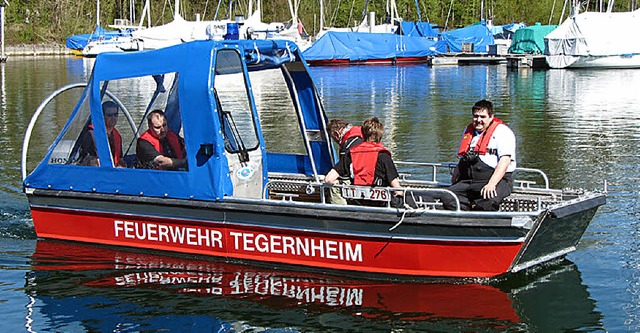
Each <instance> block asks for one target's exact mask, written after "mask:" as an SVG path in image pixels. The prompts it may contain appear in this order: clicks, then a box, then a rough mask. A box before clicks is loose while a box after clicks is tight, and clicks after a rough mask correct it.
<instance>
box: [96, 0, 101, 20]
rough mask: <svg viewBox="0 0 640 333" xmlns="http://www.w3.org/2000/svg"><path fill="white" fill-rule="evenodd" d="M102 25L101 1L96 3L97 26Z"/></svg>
mask: <svg viewBox="0 0 640 333" xmlns="http://www.w3.org/2000/svg"><path fill="white" fill-rule="evenodd" d="M99 25H100V0H97V1H96V26H99Z"/></svg>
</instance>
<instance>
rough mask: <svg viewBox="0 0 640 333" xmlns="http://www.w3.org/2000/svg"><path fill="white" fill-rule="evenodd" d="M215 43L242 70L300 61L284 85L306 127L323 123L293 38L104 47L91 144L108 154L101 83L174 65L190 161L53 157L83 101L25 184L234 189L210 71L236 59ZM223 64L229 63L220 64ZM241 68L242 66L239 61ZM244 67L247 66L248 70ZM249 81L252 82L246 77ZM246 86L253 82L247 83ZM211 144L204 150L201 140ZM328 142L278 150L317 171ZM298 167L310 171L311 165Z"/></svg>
mask: <svg viewBox="0 0 640 333" xmlns="http://www.w3.org/2000/svg"><path fill="white" fill-rule="evenodd" d="M218 49H227V50H229V49H230V50H237V52H239V53H240V56H239V59H240V57H241V59H244V61H245V62H246V63H247V66H248V67H247V68H246V70H258V69H264V68H277V67H279V66H280V65H282V64H283V63H285V62H289V61H297V62H299V63H300V64H301V65H300V66H297V67H294V68H295V70H293V69H292V70H290V74H291V76H290V80H291V81H292V82H291V83H290V84H288V86H289V87H290V88H289V89H292V90H295V94H296V96H297V97H298V101H299V105H300V112H301V113H302V114H303V115H304V119H303V120H302V121H303V122H304V126H305V128H306V129H307V130H310V131H313V130H317V131H321V130H323V126H324V120H323V119H326V116H325V115H324V113H323V110H322V108H321V106H320V104H319V101H318V100H317V98H316V96H317V94H316V92H315V87H314V85H313V82H312V80H311V77H310V75H309V72H308V70H307V68H306V65H305V63H304V60H303V59H302V57H301V56H300V53H299V50H298V47H297V46H296V45H295V44H294V43H292V42H290V41H271V40H240V41H221V42H216V41H195V42H189V43H182V44H179V45H175V46H172V47H167V48H163V49H159V50H154V51H141V52H131V53H101V54H100V55H98V57H97V59H96V62H95V65H94V68H93V74H92V77H91V79H90V81H89V82H88V86H87V88H86V90H85V93H86V98H88V99H89V101H90V106H91V119H92V121H93V125H94V131H95V141H96V148H97V152H98V158H99V160H101V161H110V160H111V156H110V148H109V146H108V140H107V135H106V131H105V130H104V129H105V124H104V117H103V114H102V109H101V102H102V98H101V87H102V86H101V83H103V82H105V81H111V80H118V79H123V78H133V77H144V76H154V78H155V77H156V75H157V74H162V73H176V74H177V75H178V76H179V78H180V81H179V82H180V83H179V84H178V85H177V86H176V89H177V95H178V98H179V103H180V111H181V115H182V126H183V129H184V133H185V136H184V138H185V147H186V151H187V160H188V165H189V168H188V170H187V171H180V172H178V171H174V172H166V171H160V170H146V169H132V168H116V167H113V166H112V165H111V163H103V164H101V165H100V166H99V167H86V166H80V165H75V164H50V163H47V161H49V160H50V159H51V155H52V153H53V150H54V148H55V147H56V145H57V144H58V142H60V140H62V138H63V136H64V134H65V131H66V130H67V129H68V128H69V126H70V124H71V122H72V121H73V120H74V118H75V117H76V115H78V114H79V112H80V111H79V109H80V105H81V104H82V103H83V101H84V99H83V98H84V96H83V97H81V99H80V101H79V102H78V104H77V106H76V108H75V109H74V111H73V112H72V113H71V115H70V118H69V121H68V122H67V124H66V125H65V128H64V129H63V130H62V133H61V134H60V135H59V136H58V138H57V139H56V141H55V142H54V144H53V145H52V146H51V148H50V150H49V152H48V153H47V156H46V157H45V158H44V160H43V162H41V163H40V164H39V165H38V166H37V167H36V168H35V170H33V172H32V173H31V174H30V175H29V176H28V177H27V178H26V180H25V184H28V185H27V186H29V187H32V188H49V189H58V190H69V188H73V190H74V191H78V192H99V193H121V194H128V195H139V194H141V193H144V195H145V196H153V197H163V196H165V194H166V195H167V196H169V197H172V198H194V199H199V200H222V198H223V197H224V196H228V195H232V194H233V185H232V183H231V179H230V176H229V166H228V162H227V158H226V156H225V143H224V139H223V138H222V134H221V123H220V120H219V119H220V118H219V117H218V115H217V112H218V110H217V106H216V105H217V104H216V102H215V100H216V98H215V96H214V95H213V94H214V89H213V83H214V82H215V76H216V75H219V74H220V73H225V71H226V70H227V69H228V68H229V67H232V66H236V67H235V68H238V67H237V65H234V63H231V62H230V63H225V62H224V61H223V62H221V63H220V64H217V66H216V67H215V71H212V67H211V66H212V64H216V57H218V55H217V54H218V53H217V52H216V50H218ZM225 66H226V67H225ZM240 70H242V71H245V68H244V67H243V68H240ZM245 75H246V73H245ZM247 84H250V83H249V82H247ZM249 88H250V86H249ZM251 113H252V115H253V118H254V119H258V118H259V117H258V114H257V110H256V109H255V108H254V107H252V108H251ZM256 125H257V130H258V135H259V141H260V146H261V147H262V149H261V151H262V154H263V158H262V161H267V156H266V148H264V140H263V139H262V136H261V132H260V128H259V126H258V124H256ZM203 143H204V144H208V145H210V146H211V148H210V150H209V152H208V153H204V152H203V149H202V144H203ZM328 147H329V146H328V145H327V144H326V143H325V142H322V141H313V142H311V149H312V150H313V152H314V154H313V157H314V160H310V157H309V156H308V155H303V156H302V157H298V156H294V155H290V156H283V158H286V159H290V160H294V159H296V158H299V159H301V165H303V166H310V165H311V163H314V164H315V167H316V169H317V170H318V172H319V173H322V174H324V173H326V172H328V171H329V170H330V169H331V166H332V162H333V161H332V160H331V156H332V155H331V153H330V151H329V148H328ZM265 166H266V167H265V168H264V170H263V173H264V174H263V177H264V178H263V179H264V181H265V182H266V181H267V179H268V175H267V172H268V171H277V166H273V167H271V166H269V165H268V161H267V165H265ZM300 172H303V173H307V174H309V173H310V172H311V171H310V170H308V168H301V170H300Z"/></svg>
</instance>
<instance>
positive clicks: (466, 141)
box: [458, 118, 504, 156]
mask: <svg viewBox="0 0 640 333" xmlns="http://www.w3.org/2000/svg"><path fill="white" fill-rule="evenodd" d="M499 124H504V122H503V121H502V120H500V119H498V118H493V121H492V122H491V124H489V127H488V128H487V129H486V130H484V132H482V134H480V138H479V139H478V142H477V143H476V146H475V149H474V150H475V151H477V152H478V154H479V155H486V154H487V147H488V146H489V141H491V137H492V136H493V132H494V131H495V130H496V127H498V125H499ZM475 131H476V129H475V127H473V123H471V124H469V126H467V129H466V130H465V131H464V136H463V137H462V141H461V142H460V149H458V156H463V155H464V154H466V153H467V152H468V151H469V148H470V147H471V141H472V140H473V135H474V134H475Z"/></svg>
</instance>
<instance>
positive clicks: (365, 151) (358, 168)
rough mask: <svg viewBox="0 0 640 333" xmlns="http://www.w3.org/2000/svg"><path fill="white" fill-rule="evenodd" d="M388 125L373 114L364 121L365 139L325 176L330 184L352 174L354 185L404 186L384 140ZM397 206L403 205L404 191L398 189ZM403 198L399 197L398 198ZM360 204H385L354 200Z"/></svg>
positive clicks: (396, 193)
mask: <svg viewBox="0 0 640 333" xmlns="http://www.w3.org/2000/svg"><path fill="white" fill-rule="evenodd" d="M383 132H384V125H383V124H382V123H380V121H379V120H378V118H376V117H372V118H368V119H366V120H365V121H364V123H363V125H362V135H363V138H364V142H363V143H361V144H359V145H357V146H355V147H352V148H351V149H350V150H349V151H348V152H347V153H346V154H345V155H344V156H342V157H341V158H340V161H338V164H336V165H335V166H334V168H333V169H331V171H329V173H327V175H326V176H325V178H324V181H325V183H327V184H332V185H335V184H339V180H338V178H339V177H349V178H350V179H351V182H352V184H354V185H359V186H384V187H389V186H390V187H395V188H400V180H399V178H398V171H397V170H396V166H395V164H394V163H393V160H392V159H391V153H390V152H389V151H388V150H387V149H386V148H385V147H384V146H383V145H382V143H380V141H381V140H382V133H383ZM394 194H395V196H397V197H394V199H395V200H393V201H392V202H393V203H394V206H398V205H401V204H400V202H398V201H399V200H398V199H400V200H402V198H401V196H402V191H394ZM398 197H399V198H398ZM354 203H356V204H365V205H368V206H380V205H382V206H384V205H385V203H384V202H375V201H369V200H358V201H354Z"/></svg>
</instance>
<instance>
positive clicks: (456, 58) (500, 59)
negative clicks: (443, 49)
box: [429, 53, 549, 69]
mask: <svg viewBox="0 0 640 333" xmlns="http://www.w3.org/2000/svg"><path fill="white" fill-rule="evenodd" d="M429 65H431V66H433V67H438V66H469V65H507V67H509V68H533V69H547V68H549V66H548V65H547V62H546V60H545V57H544V55H530V54H505V55H487V54H482V53H474V54H470V53H461V54H446V55H441V56H435V57H433V58H431V59H430V60H429Z"/></svg>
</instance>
